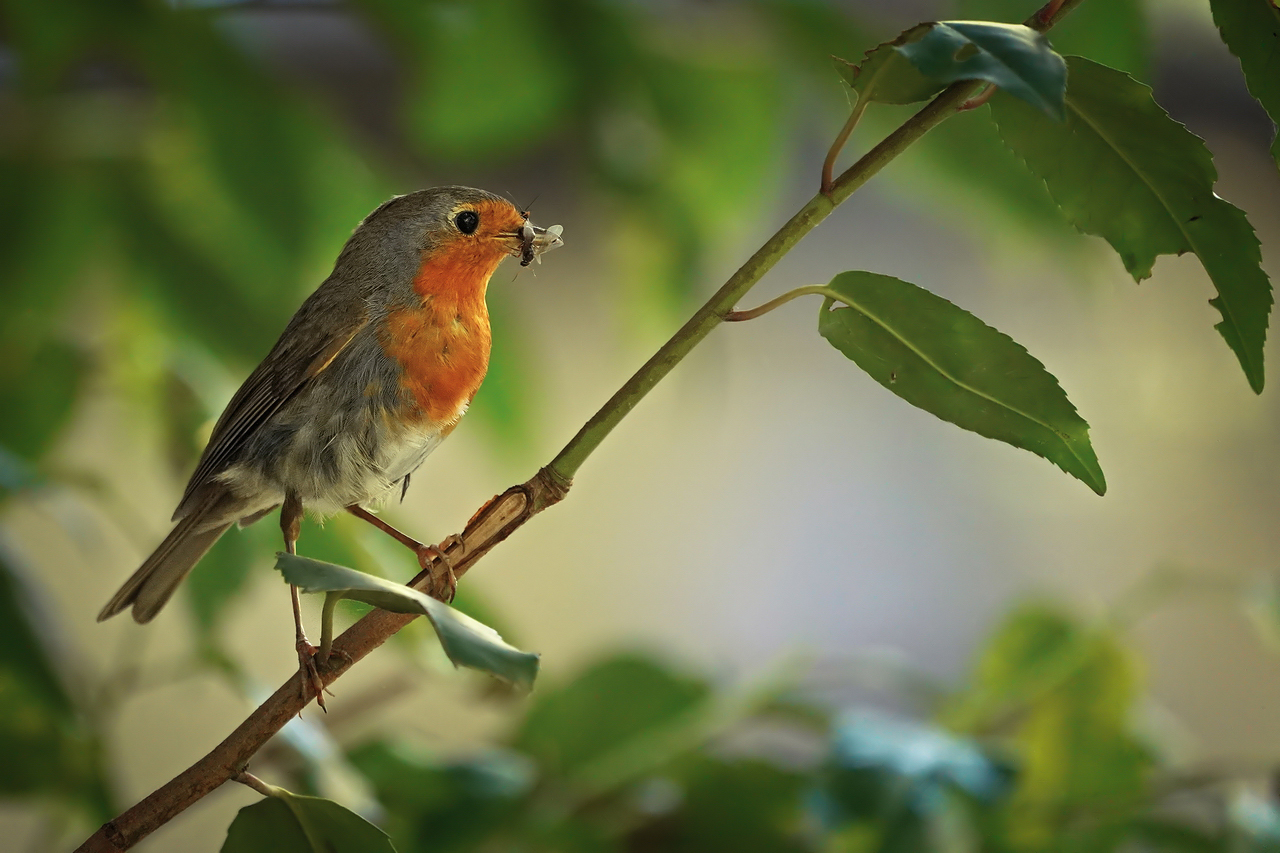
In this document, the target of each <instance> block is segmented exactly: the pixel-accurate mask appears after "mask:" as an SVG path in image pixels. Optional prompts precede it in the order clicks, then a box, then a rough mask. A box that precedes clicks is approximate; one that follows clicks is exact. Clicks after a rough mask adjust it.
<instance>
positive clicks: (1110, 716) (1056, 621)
mask: <svg viewBox="0 0 1280 853" xmlns="http://www.w3.org/2000/svg"><path fill="white" fill-rule="evenodd" d="M1137 701H1138V690H1137V678H1136V675H1135V673H1134V669H1133V663H1132V661H1131V660H1130V658H1129V656H1128V654H1127V653H1126V652H1125V650H1124V649H1123V648H1122V647H1121V645H1120V644H1119V642H1118V641H1117V640H1116V638H1115V637H1114V636H1113V635H1112V634H1111V633H1110V632H1108V631H1106V630H1103V629H1099V628H1087V627H1083V626H1080V625H1078V624H1076V623H1075V622H1074V621H1073V620H1071V619H1070V618H1069V617H1068V616H1066V615H1064V614H1063V613H1062V612H1060V611H1059V610H1058V609H1056V608H1052V607H1047V606H1036V605H1029V606H1025V607H1023V608H1021V609H1019V610H1017V611H1015V612H1014V613H1013V614H1011V615H1010V616H1009V617H1008V618H1007V619H1006V620H1005V623H1004V625H1003V626H1002V627H1001V628H1000V629H999V630H998V631H997V632H996V634H995V636H994V637H993V638H992V639H991V640H990V641H989V642H988V644H987V646H986V648H985V649H984V650H983V652H982V654H981V657H980V658H979V662H978V666H977V669H976V672H975V673H974V677H973V679H972V684H971V686H970V687H969V688H967V690H966V692H965V693H963V694H961V695H960V696H958V697H957V699H956V701H955V704H954V705H953V706H952V708H951V709H950V710H949V711H947V712H946V713H944V715H943V719H944V720H945V721H947V722H949V723H950V724H951V725H953V726H958V727H959V728H961V729H962V730H968V731H980V730H996V731H1001V732H1004V733H1006V734H1007V736H1008V738H1009V739H1010V742H1011V744H1012V745H1013V746H1014V747H1015V748H1016V750H1017V755H1018V757H1019V758H1020V767H1019V772H1018V777H1017V779H1018V787H1017V792H1016V794H1015V797H1014V800H1013V803H1012V804H1011V806H1010V809H1009V815H1008V820H1009V823H1010V832H1011V833H1012V836H1013V837H1014V838H1015V839H1017V840H1018V842H1019V843H1020V844H1025V845H1029V846H1032V847H1038V846H1041V845H1044V844H1047V843H1049V842H1050V841H1051V840H1052V839H1053V838H1054V837H1055V836H1056V835H1057V834H1058V833H1060V832H1061V831H1062V827H1061V826H1060V824H1059V821H1058V817H1057V816H1058V815H1060V814H1062V813H1064V811H1065V810H1070V809H1084V808H1093V809H1097V810H1098V812H1097V819H1096V820H1095V821H1093V822H1087V823H1085V824H1082V825H1080V826H1079V827H1076V830H1077V835H1076V836H1075V841H1074V844H1075V845H1076V846H1075V848H1074V849H1081V850H1093V849H1106V846H1107V845H1109V844H1111V843H1112V842H1113V841H1115V842H1116V843H1118V838H1120V837H1122V836H1123V835H1124V833H1125V832H1127V829H1126V825H1127V824H1126V822H1127V821H1128V820H1129V818H1130V817H1131V816H1132V814H1134V813H1135V810H1137V809H1139V808H1140V807H1141V805H1142V797H1143V792H1144V790H1145V783H1146V780H1147V776H1148V771H1149V769H1150V767H1151V756H1150V754H1149V752H1148V750H1147V748H1146V747H1145V745H1144V744H1142V743H1141V742H1140V741H1139V740H1138V739H1137V738H1136V737H1135V736H1134V735H1133V733H1132V731H1131V725H1132V723H1131V716H1132V714H1133V713H1134V710H1135V707H1136V704H1137ZM1108 839H1110V840H1108ZM1104 842H1105V844H1104Z"/></svg>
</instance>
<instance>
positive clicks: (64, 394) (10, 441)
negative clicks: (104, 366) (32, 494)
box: [0, 340, 88, 461]
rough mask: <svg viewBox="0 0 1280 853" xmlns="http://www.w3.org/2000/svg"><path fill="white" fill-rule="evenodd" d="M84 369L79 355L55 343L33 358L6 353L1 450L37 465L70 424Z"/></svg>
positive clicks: (0, 381) (0, 389)
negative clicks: (11, 451) (15, 454)
mask: <svg viewBox="0 0 1280 853" xmlns="http://www.w3.org/2000/svg"><path fill="white" fill-rule="evenodd" d="M15 349H16V348H15ZM87 367H88V364H87V359H86V358H85V357H84V356H83V354H82V353H81V352H80V350H79V349H77V348H76V347H74V346H71V345H69V344H65V343H62V342H61V341H57V340H47V341H44V342H43V343H42V344H41V345H39V346H38V347H37V348H36V349H35V350H34V351H31V352H21V351H10V357H9V358H7V359H5V360H4V361H3V362H0V411H2V412H4V417H3V418H0V444H3V445H5V446H6V447H8V448H10V449H11V450H13V451H14V452H16V453H17V454H18V455H19V456H22V457H23V458H25V459H28V460H32V461H35V460H37V459H39V458H40V457H41V456H42V455H43V454H44V453H45V451H47V450H48V449H49V448H50V447H51V446H52V445H53V443H54V441H56V440H57V438H58V436H59V434H60V433H61V431H62V427H63V426H65V425H66V423H67V421H68V420H69V419H70V417H71V413H72V409H73V407H74V406H75V403H76V399H77V397H78V396H79V393H80V389H81V387H82V386H83V385H84V379H85V374H86V372H87ZM37 377H38V378H37Z"/></svg>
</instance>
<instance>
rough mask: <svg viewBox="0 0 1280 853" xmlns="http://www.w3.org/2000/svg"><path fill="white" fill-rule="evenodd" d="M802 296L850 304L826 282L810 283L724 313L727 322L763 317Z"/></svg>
mask: <svg viewBox="0 0 1280 853" xmlns="http://www.w3.org/2000/svg"><path fill="white" fill-rule="evenodd" d="M801 296H825V297H827V298H828V299H834V300H836V301H837V302H844V303H845V304H846V305H848V304H849V302H848V300H847V299H846V298H845V297H843V296H841V295H840V294H839V293H837V292H836V291H834V290H832V289H831V288H830V287H828V286H827V285H825V284H808V285H805V286H804V287H797V288H796V289H795V290H788V291H787V292H786V293H784V294H782V295H781V296H778V297H775V298H773V299H770V300H769V301H768V302H766V303H765V304H763V305H761V306H760V307H758V308H752V309H750V310H748V311H730V312H729V313H728V314H725V315H724V320H725V322H726V323H740V322H742V321H743V320H754V319H755V318H757V317H763V316H764V315H765V314H768V313H769V312H770V311H772V310H773V309H774V308H777V307H779V306H781V305H786V304H787V303H788V302H790V301H791V300H792V299H799V298H800V297H801Z"/></svg>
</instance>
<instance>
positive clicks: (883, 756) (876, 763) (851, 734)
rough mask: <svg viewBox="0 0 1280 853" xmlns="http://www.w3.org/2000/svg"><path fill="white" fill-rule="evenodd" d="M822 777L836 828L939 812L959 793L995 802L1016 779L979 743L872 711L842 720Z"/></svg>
mask: <svg viewBox="0 0 1280 853" xmlns="http://www.w3.org/2000/svg"><path fill="white" fill-rule="evenodd" d="M821 778H822V787H821V799H820V803H819V812H820V814H822V816H823V820H824V823H825V824H826V825H827V826H830V827H839V826H841V825H843V824H846V823H848V822H850V821H856V820H863V819H874V818H885V819H894V818H896V817H897V816H899V815H901V814H902V813H903V812H910V813H911V814H913V815H915V816H917V817H926V816H929V815H933V814H935V813H938V812H940V811H941V810H943V809H944V808H946V805H947V794H948V791H951V790H954V791H963V792H964V793H966V794H968V795H970V796H972V797H974V798H976V799H979V800H986V801H993V800H996V799H998V798H1000V797H1002V796H1004V795H1005V794H1006V793H1007V792H1008V791H1009V788H1010V782H1011V774H1010V772H1009V771H1008V769H1007V768H1005V767H1002V766H1000V765H997V764H995V763H993V762H992V761H991V760H990V759H989V758H988V757H987V756H986V755H984V754H983V752H982V751H981V750H980V749H979V748H978V747H977V745H976V744H974V743H973V742H972V741H969V740H967V739H961V738H958V737H955V736H954V735H950V734H947V733H945V732H942V731H939V730H938V729H935V728H931V727H929V726H924V725H920V724H918V723H913V722H909V721H906V720H901V719H895V718H892V717H886V716H883V715H879V714H869V713H856V714H849V715H846V716H845V717H844V718H842V719H840V720H838V721H837V722H836V725H835V728H834V730H833V732H832V744H831V754H830V756H829V757H828V759H827V762H826V766H825V768H824V770H823V773H822V777H821Z"/></svg>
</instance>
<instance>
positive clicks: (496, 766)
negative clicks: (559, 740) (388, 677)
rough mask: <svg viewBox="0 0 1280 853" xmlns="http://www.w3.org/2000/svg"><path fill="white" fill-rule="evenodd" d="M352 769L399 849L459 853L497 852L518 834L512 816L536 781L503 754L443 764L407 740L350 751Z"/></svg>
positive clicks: (528, 767) (527, 766)
mask: <svg viewBox="0 0 1280 853" xmlns="http://www.w3.org/2000/svg"><path fill="white" fill-rule="evenodd" d="M349 759H350V761H351V763H352V764H353V765H354V766H355V767H356V769H357V770H359V771H360V772H361V773H362V774H363V775H364V776H365V777H366V778H367V779H368V780H369V782H370V784H372V785H373V788H374V791H375V792H376V794H377V797H378V800H379V801H380V802H381V803H383V804H384V805H385V806H386V810H387V820H386V823H385V827H386V829H387V832H388V833H390V835H391V837H392V838H395V839H396V840H397V842H398V843H399V845H400V846H401V847H402V849H406V850H411V851H417V850H421V851H424V853H425V851H428V850H429V851H431V853H453V852H454V851H457V853H463V851H475V850H481V849H485V848H486V842H488V844H489V845H490V846H491V848H492V849H498V848H497V846H496V845H495V841H496V839H502V838H508V837H511V836H513V835H516V834H517V833H519V829H520V825H519V814H520V812H521V811H522V810H523V809H524V808H525V807H526V803H527V801H528V798H529V794H530V793H532V792H533V790H534V785H535V783H536V782H537V781H538V777H537V769H536V768H535V766H534V764H533V762H531V761H530V760H529V759H528V758H527V757H525V756H523V755H519V754H517V753H514V752H509V751H503V750H496V749H495V750H485V751H482V752H478V753H475V754H470V755H463V756H453V757H445V756H441V755H440V754H439V753H438V752H437V751H436V750H432V749H427V748H425V747H423V746H421V745H419V744H417V743H414V742H409V741H406V740H399V739H398V740H393V741H385V740H379V741H374V742H372V743H366V744H363V745H361V746H358V747H356V748H355V749H353V750H352V751H351V753H350V754H349Z"/></svg>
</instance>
